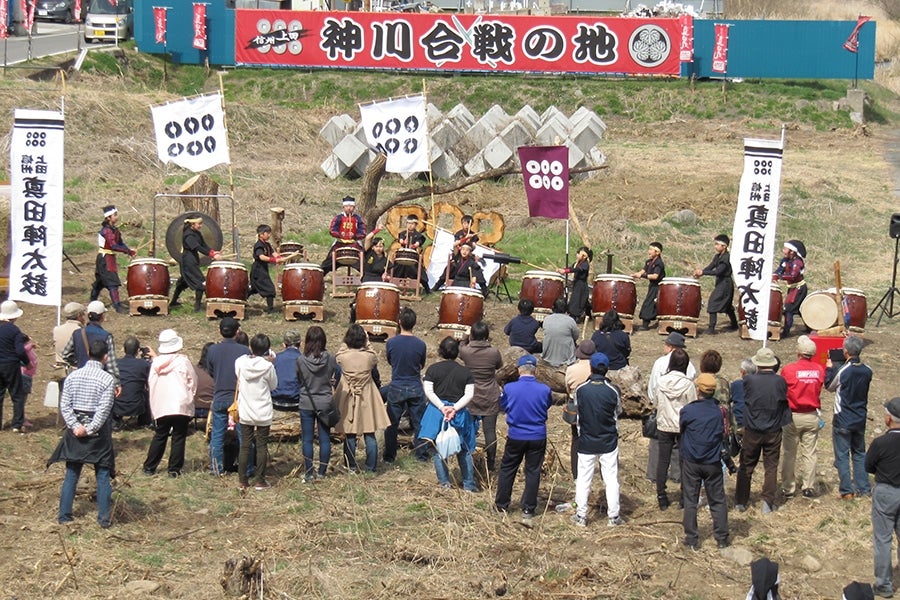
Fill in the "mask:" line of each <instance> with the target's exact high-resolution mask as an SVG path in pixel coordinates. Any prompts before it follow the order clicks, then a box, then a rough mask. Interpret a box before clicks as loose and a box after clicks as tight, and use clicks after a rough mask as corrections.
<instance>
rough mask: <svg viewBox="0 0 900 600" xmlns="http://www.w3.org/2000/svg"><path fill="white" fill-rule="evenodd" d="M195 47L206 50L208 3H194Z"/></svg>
mask: <svg viewBox="0 0 900 600" xmlns="http://www.w3.org/2000/svg"><path fill="white" fill-rule="evenodd" d="M193 46H194V48H196V49H197V50H206V4H204V3H202V2H195V3H194V44H193Z"/></svg>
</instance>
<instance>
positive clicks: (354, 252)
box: [334, 244, 360, 269]
mask: <svg viewBox="0 0 900 600" xmlns="http://www.w3.org/2000/svg"><path fill="white" fill-rule="evenodd" d="M359 256H360V251H359V247H357V246H356V244H348V245H346V246H337V247H335V249H334V263H335V264H336V265H339V266H342V267H356V268H357V269H358V268H359Z"/></svg>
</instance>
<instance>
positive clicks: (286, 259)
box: [281, 251, 300, 262]
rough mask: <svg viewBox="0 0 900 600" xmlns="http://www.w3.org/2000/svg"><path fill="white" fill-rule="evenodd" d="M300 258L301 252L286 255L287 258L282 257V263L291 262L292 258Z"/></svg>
mask: <svg viewBox="0 0 900 600" xmlns="http://www.w3.org/2000/svg"><path fill="white" fill-rule="evenodd" d="M298 256H300V252H299V251H297V252H291V253H290V254H288V255H286V256H282V257H281V260H282V262H284V261H288V260H291V259H292V258H297V257H298Z"/></svg>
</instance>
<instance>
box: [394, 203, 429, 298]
mask: <svg viewBox="0 0 900 600" xmlns="http://www.w3.org/2000/svg"><path fill="white" fill-rule="evenodd" d="M418 227H419V217H417V216H416V215H407V217H406V229H404V230H403V231H401V232H400V233H399V234H398V235H397V242H399V244H400V248H403V249H405V250H407V251H409V250H414V251H415V253H416V254H415V258H416V260H417V263H416V264H409V263H405V264H401V261H400V260H398V258H400V257H399V256H398V255H395V256H394V262H393V265H392V268H391V272H392V274H393V276H394V277H400V278H403V279H416V278H417V277H418V278H419V283H421V284H422V288H423V289H424V290H425V293H426V294H429V293H431V289H430V288H429V287H428V274H427V273H426V272H425V269H424V268H423V269H420V268H419V264H420V263H421V262H422V248H423V247H424V246H425V234H423V233H422V232H421V231H419V229H418ZM409 254H412V253H411V252H410V253H409Z"/></svg>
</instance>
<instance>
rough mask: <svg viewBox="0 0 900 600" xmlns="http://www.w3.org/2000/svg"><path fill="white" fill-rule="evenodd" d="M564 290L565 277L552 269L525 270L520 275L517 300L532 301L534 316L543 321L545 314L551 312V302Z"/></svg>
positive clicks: (560, 295) (563, 292) (561, 294)
mask: <svg viewBox="0 0 900 600" xmlns="http://www.w3.org/2000/svg"><path fill="white" fill-rule="evenodd" d="M565 292H566V279H565V277H563V276H562V275H560V274H559V273H554V272H553V271H526V272H525V276H524V277H522V291H520V292H519V300H522V299H528V300H531V301H532V302H534V312H535V318H536V319H537V320H538V321H543V320H544V316H545V315H549V314H550V313H551V312H553V303H554V302H555V301H556V299H557V298H560V297H562V296H563V295H564V294H565Z"/></svg>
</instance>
